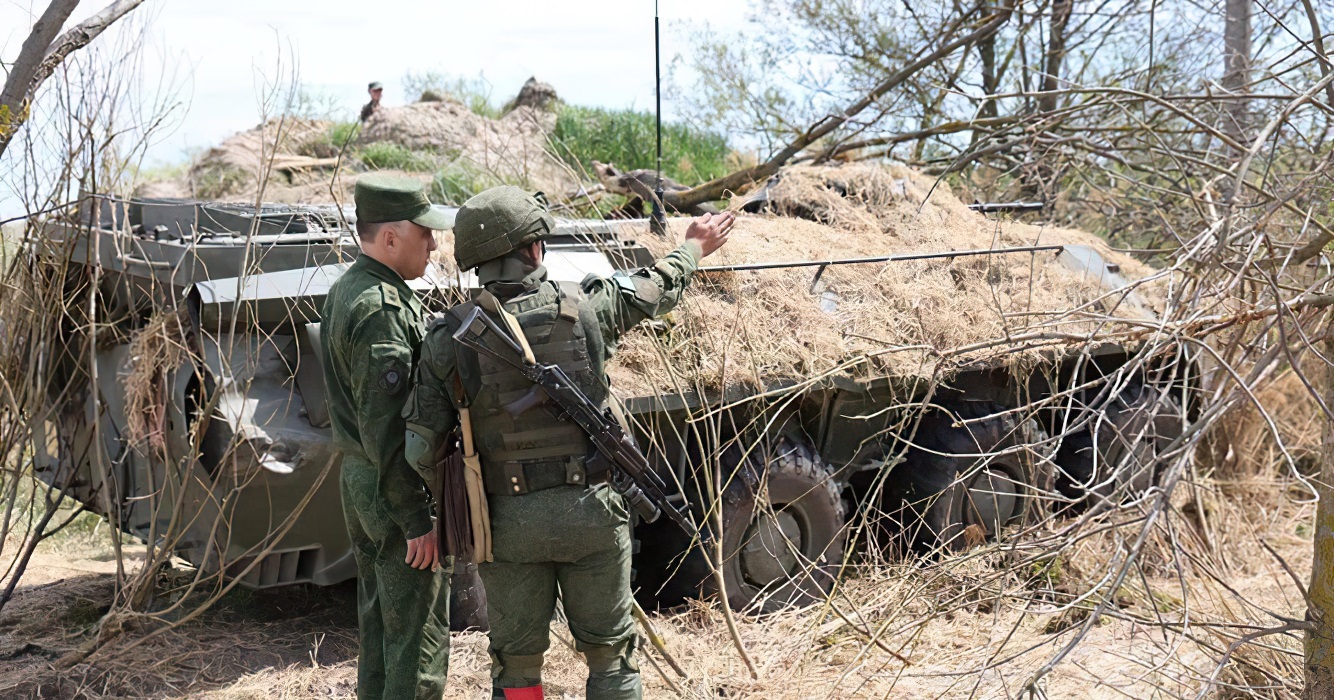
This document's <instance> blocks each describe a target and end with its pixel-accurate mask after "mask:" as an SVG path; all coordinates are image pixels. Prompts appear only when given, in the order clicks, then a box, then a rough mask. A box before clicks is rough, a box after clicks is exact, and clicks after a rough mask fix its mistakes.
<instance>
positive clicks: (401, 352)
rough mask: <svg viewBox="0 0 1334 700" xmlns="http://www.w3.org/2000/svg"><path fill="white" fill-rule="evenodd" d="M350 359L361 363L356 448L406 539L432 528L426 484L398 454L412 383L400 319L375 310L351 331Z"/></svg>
mask: <svg viewBox="0 0 1334 700" xmlns="http://www.w3.org/2000/svg"><path fill="white" fill-rule="evenodd" d="M350 352H351V354H350V355H349V357H351V358H354V359H353V362H358V363H364V364H361V366H359V367H356V368H355V371H354V372H353V373H352V375H353V376H352V400H353V401H354V402H356V407H357V408H356V410H357V413H358V418H357V422H358V423H359V424H360V425H361V447H362V450H363V451H365V453H366V456H367V458H369V459H370V461H371V463H373V464H374V465H375V466H376V468H377V469H379V472H380V497H381V498H382V499H383V500H384V501H385V505H386V507H387V510H388V511H389V517H390V518H391V519H393V521H394V523H395V524H396V525H398V526H399V528H401V529H402V530H403V533H404V535H406V536H407V538H408V539H413V538H416V537H420V536H422V535H425V534H427V533H429V532H430V531H431V510H430V499H429V498H428V496H427V492H426V486H425V484H423V483H422V480H421V478H420V477H418V476H417V473H416V472H414V471H413V470H412V468H411V467H409V466H408V463H407V460H405V459H404V458H403V417H402V413H403V404H404V402H405V401H406V400H407V398H408V387H409V383H410V382H411V376H410V372H411V371H412V349H411V345H410V343H409V342H408V337H407V333H406V331H405V330H404V328H403V326H402V321H401V320H400V319H399V318H398V317H397V315H396V314H394V313H393V312H392V311H390V310H381V311H377V312H375V313H373V314H371V315H370V316H368V317H367V318H366V319H365V320H363V321H361V322H360V323H359V324H358V325H357V327H356V329H355V330H354V331H353V332H352V343H351V348H350Z"/></svg>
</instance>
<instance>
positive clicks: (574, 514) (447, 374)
mask: <svg viewBox="0 0 1334 700" xmlns="http://www.w3.org/2000/svg"><path fill="white" fill-rule="evenodd" d="M484 194H485V193H484ZM478 196H479V197H481V196H483V195H478ZM466 209H467V206H466V205H465V210H466ZM464 218H465V212H464V211H460V212H459V221H460V224H459V225H458V226H456V236H457V235H459V233H458V230H459V228H460V227H461V226H462V223H461V222H462V221H463V220H464ZM490 226H491V225H490V224H489V223H488V224H487V227H488V228H490ZM456 240H457V238H456ZM456 245H458V244H457V243H456ZM700 254H701V251H700V248H699V246H698V245H696V244H694V243H687V244H685V245H683V246H681V247H680V248H678V249H676V250H675V251H673V252H672V253H670V254H668V255H666V256H664V257H663V258H662V259H661V260H659V261H658V262H657V263H656V264H655V265H654V266H652V267H650V268H646V269H643V270H639V271H637V272H635V273H634V274H633V275H622V274H618V275H616V276H614V277H613V278H603V277H596V276H589V277H588V278H587V279H585V280H584V281H583V282H582V283H581V284H579V285H566V284H557V283H554V282H551V281H548V280H547V279H546V271H545V269H543V268H542V267H540V266H539V267H537V268H536V269H533V268H532V267H531V266H524V265H523V264H522V262H521V260H519V259H518V258H516V256H515V255H514V254H510V255H509V256H505V257H504V258H502V259H499V260H492V261H489V262H488V263H485V264H483V265H482V267H481V269H480V270H479V278H480V280H481V282H482V284H483V285H484V286H485V288H486V289H487V290H488V291H491V292H492V293H493V294H495V295H496V297H497V298H498V299H499V300H500V301H501V302H502V303H503V305H504V308H505V309H506V310H507V311H509V312H510V313H512V314H514V315H515V317H516V318H517V319H518V321H519V325H520V327H522V328H523V329H524V335H525V336H526V337H527V338H528V340H529V343H530V344H531V345H532V349H533V352H534V354H535V355H536V357H537V359H538V360H539V361H547V362H552V361H556V362H558V363H559V364H561V366H562V367H563V368H565V369H566V370H567V372H568V373H570V374H571V376H572V378H574V379H575V381H576V382H579V383H580V384H581V388H582V389H583V390H584V391H585V393H586V394H588V395H589V397H590V398H592V399H593V400H595V401H596V400H606V399H607V398H608V396H609V388H608V385H607V377H606V372H605V364H606V362H607V361H608V360H610V359H611V357H612V355H613V353H614V352H615V350H616V347H617V345H618V343H619V342H620V340H621V337H622V336H623V335H624V334H625V333H626V332H628V331H629V330H630V329H632V328H634V327H635V326H636V325H638V324H639V323H640V322H642V321H645V320H647V319H649V318H652V317H654V316H657V315H660V314H663V313H666V312H667V311H669V310H671V308H672V307H674V306H675V305H676V304H677V303H678V302H679V301H680V299H681V295H682V293H683V292H684V290H685V288H686V285H687V284H688V283H689V281H690V277H691V275H692V274H693V273H694V271H695V269H696V268H697V267H698V265H699V259H700ZM571 312H573V313H571ZM562 315H564V316H577V318H578V321H577V323H578V326H579V328H578V332H577V333H574V334H573V335H570V334H567V335H565V336H564V337H565V338H566V340H564V341H560V342H557V341H556V340H554V338H555V337H556V336H557V335H559V334H560V330H559V329H560V325H559V323H560V322H559V321H558V320H556V319H557V317H559V316H562ZM459 323H460V320H459V317H458V315H457V314H452V313H451V314H446V315H445V316H443V317H442V318H441V319H440V320H439V321H437V322H435V323H433V324H432V326H431V328H430V329H429V330H428V331H427V334H426V338H425V340H424V341H423V342H422V354H421V359H420V361H419V362H418V364H417V370H416V372H417V374H416V383H415V388H414V390H413V397H412V398H411V399H409V403H408V407H407V409H406V413H405V415H406V417H407V428H408V435H407V448H406V454H407V457H408V461H409V462H411V463H413V464H414V466H417V468H418V469H419V470H422V469H427V468H429V465H430V461H431V460H430V455H434V454H436V450H437V449H438V447H439V446H440V441H441V440H443V439H444V434H446V433H447V432H448V431H449V430H451V429H452V428H453V426H454V425H455V423H456V421H457V415H458V414H457V407H458V406H459V402H460V401H461V400H463V401H467V402H469V403H470V405H471V411H472V415H473V416H474V421H475V424H474V431H473V432H474V435H475V436H476V439H477V449H478V452H479V454H481V456H482V459H483V469H484V472H485V474H484V476H485V478H486V481H487V490H488V492H489V494H490V495H489V498H488V500H489V507H490V515H491V532H492V542H493V544H492V552H493V555H494V561H493V562H487V563H483V564H481V565H479V570H480V572H481V576H482V581H483V583H484V584H485V586H486V592H487V610H488V617H489V619H490V625H491V658H492V678H493V697H495V698H510V700H514V699H516V698H524V699H525V700H526V699H527V698H537V697H541V690H540V684H541V669H542V657H543V654H544V652H546V650H547V648H548V647H549V646H550V641H549V638H548V634H549V628H550V623H551V619H552V615H553V613H554V611H555V605H556V600H557V597H558V596H559V598H560V600H561V603H562V606H563V607H564V610H565V614H566V617H567V618H568V620H569V624H570V632H571V633H572V634H573V636H574V638H575V645H576V648H577V649H578V650H579V651H581V652H583V653H584V654H585V655H586V656H587V658H588V665H589V677H588V685H587V697H588V698H589V700H604V699H612V698H616V699H620V698H639V697H641V696H642V692H643V691H642V687H641V683H640V677H639V668H638V666H637V665H636V664H635V661H634V647H635V643H636V641H637V636H636V635H635V623H634V618H633V616H632V614H631V611H632V597H631V592H630V553H631V533H630V522H629V514H628V513H627V509H626V504H625V502H624V500H623V499H622V498H621V496H620V495H619V494H617V493H615V492H614V491H612V490H611V489H610V487H609V486H608V485H607V484H605V483H593V484H588V483H587V482H588V481H593V482H596V481H598V480H599V478H598V477H597V476H595V475H593V474H589V475H588V476H587V478H585V477H584V473H585V471H584V464H585V462H586V459H587V458H588V457H589V456H590V455H591V454H592V448H591V444H590V443H588V442H587V438H586V437H583V438H582V439H583V443H582V449H580V450H578V451H577V454H571V453H573V452H575V450H567V451H565V452H562V451H561V447H560V445H561V444H572V443H571V442H570V441H571V436H570V435H569V434H568V433H566V432H562V430H563V428H562V426H560V425H556V424H551V425H548V426H547V427H538V428H536V429H534V428H533V424H532V423H531V422H529V423H528V424H527V427H528V430H526V431H524V432H525V433H526V434H528V435H530V436H533V435H539V434H545V435H549V436H550V439H549V440H547V441H545V442H544V441H542V440H533V441H531V442H524V441H520V442H519V443H518V444H514V443H512V442H510V441H509V440H508V438H511V437H514V436H515V432H513V429H511V432H509V433H508V434H500V435H497V434H495V433H496V431H494V430H487V429H485V427H484V426H485V425H486V421H487V420H488V416H497V415H500V416H501V417H500V418H499V420H501V421H504V420H510V419H508V418H505V417H503V411H499V410H497V405H498V403H497V402H501V403H503V401H504V400H508V399H509V396H508V395H502V396H499V397H498V396H496V394H495V393H494V388H488V384H487V382H486V376H485V375H486V368H485V365H484V364H481V363H480V362H479V360H480V359H481V358H478V357H477V355H476V354H475V353H473V352H471V351H470V350H468V349H467V348H463V347H461V346H457V345H456V344H455V343H454V340H453V338H452V333H453V331H454V330H455V329H456V328H457V327H458V326H459ZM548 329H553V330H548ZM570 337H580V338H581V339H580V340H578V341H577V342H573V343H572V342H571V341H570V340H568V338H570ZM544 356H545V357H544ZM580 377H583V379H581V378H580ZM456 380H457V381H456ZM460 384H461V388H462V389H463V394H464V396H462V397H460V396H457V395H456V387H458V386H459V385H460ZM501 388H505V389H508V390H509V394H510V395H512V394H514V393H522V387H519V386H517V385H515V384H510V385H506V386H504V387H501ZM532 410H533V411H538V412H541V411H544V410H545V409H543V408H536V409H532ZM534 420H537V421H538V422H539V423H541V421H542V420H545V419H540V418H535V419H534ZM516 422H517V421H516ZM541 424H542V425H546V424H545V423H541ZM565 426H568V428H571V429H573V430H575V431H578V428H577V427H575V426H572V425H570V424H568V423H566V424H565ZM578 435H580V436H582V433H578ZM553 453H554V454H553ZM561 454H565V455H569V456H567V457H562V456H560V455H561ZM523 457H529V458H530V459H527V460H526V461H524V459H523ZM553 457H554V458H555V460H556V462H555V463H554V464H553V463H552V459H553ZM515 460H517V461H515ZM506 464H508V465H510V466H509V468H508V469H507V470H504V471H502V467H504V466H505V465H506ZM514 465H518V472H517V473H519V474H521V475H522V476H520V477H510V476H509V475H510V474H511V473H515V472H513V469H514V468H515V467H514ZM602 476H603V477H605V473H604V474H603V475H602ZM513 478H522V479H523V481H524V486H525V487H526V488H525V489H523V491H524V492H523V493H522V494H520V495H514V494H513V493H512V492H511V489H512V488H514V489H515V490H517V483H515V485H514V486H511V484H512V483H514V482H512V480H511V479H513Z"/></svg>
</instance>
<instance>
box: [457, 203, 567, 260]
mask: <svg viewBox="0 0 1334 700" xmlns="http://www.w3.org/2000/svg"><path fill="white" fill-rule="evenodd" d="M555 228H556V220H555V219H553V218H551V214H550V213H548V212H547V208H546V205H545V203H544V202H543V200H542V193H541V192H538V193H536V194H529V193H527V192H524V191H523V190H521V189H519V188H518V187H515V186H513V185H502V186H500V187H492V188H491V189H489V190H486V191H484V192H482V193H480V194H478V195H476V196H474V197H472V198H471V199H469V200H468V201H467V202H464V203H463V207H462V208H460V209H459V211H458V215H457V216H456V217H455V218H454V260H455V261H456V262H457V263H458V266H459V269H462V270H469V269H472V268H474V267H477V266H478V265H480V264H482V263H484V262H486V261H487V260H491V259H493V258H498V257H500V256H502V255H504V254H506V253H508V252H510V251H512V250H515V249H517V248H521V247H523V246H526V245H528V244H529V243H532V242H533V241H540V240H542V239H543V238H546V237H547V236H550V235H551V232H552V230H553V229H555Z"/></svg>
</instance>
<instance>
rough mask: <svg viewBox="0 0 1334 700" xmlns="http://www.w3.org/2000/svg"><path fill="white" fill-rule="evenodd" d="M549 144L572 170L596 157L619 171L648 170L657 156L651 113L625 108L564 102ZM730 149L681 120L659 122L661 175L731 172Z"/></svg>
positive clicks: (692, 180)
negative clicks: (604, 107)
mask: <svg viewBox="0 0 1334 700" xmlns="http://www.w3.org/2000/svg"><path fill="white" fill-rule="evenodd" d="M551 148H552V150H553V151H554V153H555V155H556V157H558V158H560V159H561V160H563V161H565V162H566V163H568V164H569V165H570V166H571V167H574V168H575V169H576V170H580V169H582V170H587V169H588V168H590V167H591V165H590V164H591V163H592V161H595V160H598V161H602V162H603V163H613V164H615V165H616V167H617V168H620V169H621V170H637V169H641V168H646V169H650V170H651V169H653V168H654V167H655V166H656V158H657V141H656V135H655V130H654V117H653V114H651V113H649V112H639V111H635V110H630V109H603V108H600V107H577V106H572V105H563V106H562V107H561V108H560V110H559V112H557V114H556V130H555V132H554V133H553V135H552V146H551ZM731 152H732V149H731V147H730V146H729V145H728V143H727V138H726V137H724V136H723V135H722V134H718V133H715V132H712V131H703V130H699V129H694V128H692V127H690V126H687V125H685V124H680V123H664V124H663V125H662V170H663V174H665V175H666V176H668V177H670V178H672V179H673V180H677V181H678V182H681V183H683V184H687V185H695V184H699V183H701V182H705V181H708V180H712V179H713V178H715V177H720V176H722V175H726V174H727V173H729V172H731V168H729V167H728V163H727V158H728V155H729V154H730V153H731Z"/></svg>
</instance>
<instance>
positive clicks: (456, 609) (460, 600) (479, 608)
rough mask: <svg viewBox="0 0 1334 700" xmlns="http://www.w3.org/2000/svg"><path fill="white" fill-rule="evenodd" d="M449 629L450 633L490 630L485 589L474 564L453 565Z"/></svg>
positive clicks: (450, 581) (450, 580)
mask: <svg viewBox="0 0 1334 700" xmlns="http://www.w3.org/2000/svg"><path fill="white" fill-rule="evenodd" d="M449 629H450V631H451V632H463V631H465V630H478V631H480V632H486V631H488V630H490V629H491V626H490V625H489V624H488V623H487V617H486V589H485V588H484V587H482V577H481V576H480V575H478V573H477V565H476V564H457V563H456V564H454V574H453V575H452V576H450V577H449Z"/></svg>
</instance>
